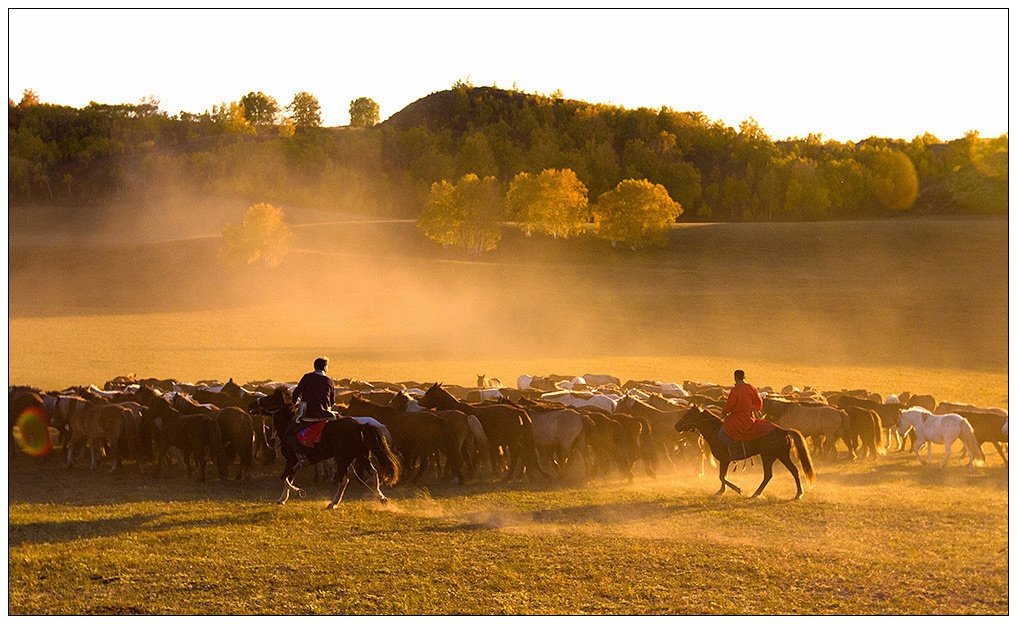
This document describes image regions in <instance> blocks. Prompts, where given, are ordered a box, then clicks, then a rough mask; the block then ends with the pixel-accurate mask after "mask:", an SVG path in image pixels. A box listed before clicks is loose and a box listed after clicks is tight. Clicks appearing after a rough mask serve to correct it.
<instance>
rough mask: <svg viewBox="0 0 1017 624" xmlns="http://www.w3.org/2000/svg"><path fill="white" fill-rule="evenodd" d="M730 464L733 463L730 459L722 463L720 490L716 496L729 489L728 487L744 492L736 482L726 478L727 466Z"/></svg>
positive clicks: (739, 492)
mask: <svg viewBox="0 0 1017 624" xmlns="http://www.w3.org/2000/svg"><path fill="white" fill-rule="evenodd" d="M730 465H731V460H730V459H729V460H727V461H722V462H721V463H720V490H718V491H717V494H716V496H720V495H721V494H723V493H724V492H725V491H727V488H731V489H732V490H734V491H735V492H737V493H738V494H741V493H742V489H741V488H740V487H738V486H737V485H735V484H734V483H731V482H730V481H728V480H727V479H726V478H725V477H727V468H728V466H730Z"/></svg>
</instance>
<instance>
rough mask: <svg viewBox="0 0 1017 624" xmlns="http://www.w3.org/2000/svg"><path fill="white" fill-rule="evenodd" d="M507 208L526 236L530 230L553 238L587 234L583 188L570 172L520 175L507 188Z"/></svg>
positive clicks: (587, 205) (584, 191)
mask: <svg viewBox="0 0 1017 624" xmlns="http://www.w3.org/2000/svg"><path fill="white" fill-rule="evenodd" d="M506 204H507V206H508V209H509V214H510V215H512V216H513V217H514V218H515V219H516V220H517V221H518V222H519V224H520V225H521V226H522V227H523V229H524V230H525V231H526V234H527V236H529V234H530V232H531V231H532V230H537V231H538V232H545V233H547V234H550V235H551V236H553V237H554V238H558V237H561V238H568V237H569V236H570V235H575V234H581V233H583V232H585V231H586V229H585V227H584V225H585V223H586V221H587V219H588V218H589V202H588V200H587V197H586V187H585V186H584V185H583V183H582V182H580V181H579V178H578V177H576V174H575V172H573V171H572V170H571V169H562V170H561V171H558V170H555V169H545V170H543V171H541V172H540V174H539V175H531V174H529V173H525V172H524V173H520V174H519V175H517V176H516V177H515V179H514V180H512V183H511V184H510V185H509V190H508V196H507V197H506Z"/></svg>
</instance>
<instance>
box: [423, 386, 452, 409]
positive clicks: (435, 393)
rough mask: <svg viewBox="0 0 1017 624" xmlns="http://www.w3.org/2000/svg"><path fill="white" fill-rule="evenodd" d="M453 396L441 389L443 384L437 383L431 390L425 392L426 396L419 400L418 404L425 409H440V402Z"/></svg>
mask: <svg viewBox="0 0 1017 624" xmlns="http://www.w3.org/2000/svg"><path fill="white" fill-rule="evenodd" d="M445 395H447V396H452V395H450V394H449V393H448V390H445V389H444V388H442V387H441V382H440V381H438V382H435V383H434V385H432V386H431V387H430V388H428V389H427V391H426V392H424V396H422V397H420V398H419V399H417V404H418V405H420V407H422V408H424V409H431V408H436V407H438V402H439V401H441V400H442V399H443V396H445Z"/></svg>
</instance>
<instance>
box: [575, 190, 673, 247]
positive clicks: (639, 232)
mask: <svg viewBox="0 0 1017 624" xmlns="http://www.w3.org/2000/svg"><path fill="white" fill-rule="evenodd" d="M681 213H682V208H681V206H680V205H679V204H677V203H675V202H674V200H672V199H671V196H670V195H668V194H667V189H665V188H664V187H663V186H662V185H660V184H653V183H652V182H649V181H647V180H622V181H621V182H619V183H618V186H616V187H615V188H614V190H611V191H608V192H606V193H604V194H603V195H601V196H600V198H599V199H598V201H597V204H596V206H594V207H593V217H594V221H595V223H596V224H597V234H598V235H599V236H600V237H601V238H606V239H608V240H610V241H611V243H612V244H615V243H617V242H621V243H626V244H628V245H629V247H631V248H633V249H635V248H637V247H645V246H647V245H664V244H666V242H667V231H668V229H669V228H670V226H671V224H672V223H674V220H675V219H677V218H678V216H679V215H681Z"/></svg>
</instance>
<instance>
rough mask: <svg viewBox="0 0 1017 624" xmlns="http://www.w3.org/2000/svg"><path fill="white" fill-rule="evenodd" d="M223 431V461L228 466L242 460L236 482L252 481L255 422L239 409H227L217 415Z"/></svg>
mask: <svg viewBox="0 0 1017 624" xmlns="http://www.w3.org/2000/svg"><path fill="white" fill-rule="evenodd" d="M216 420H218V421H219V429H220V431H222V445H223V459H224V461H225V462H226V465H227V466H229V465H230V464H231V463H233V459H234V458H237V459H239V460H240V468H239V470H237V476H236V480H237V481H239V480H241V479H243V480H244V481H250V480H251V465H252V464H253V463H254V421H253V417H252V416H251V415H250V414H248V413H247V412H245V411H244V410H242V409H240V408H239V407H225V408H223V409H221V410H219V413H218V414H217V415H216Z"/></svg>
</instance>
